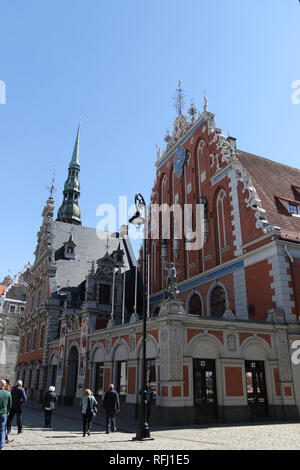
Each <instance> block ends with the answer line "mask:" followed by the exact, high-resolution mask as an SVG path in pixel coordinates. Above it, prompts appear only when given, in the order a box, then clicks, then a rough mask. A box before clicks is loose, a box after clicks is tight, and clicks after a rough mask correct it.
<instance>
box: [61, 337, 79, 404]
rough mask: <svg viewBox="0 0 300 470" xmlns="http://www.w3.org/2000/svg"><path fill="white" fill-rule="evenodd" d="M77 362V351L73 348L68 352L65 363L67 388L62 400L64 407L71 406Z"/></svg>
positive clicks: (74, 389) (75, 382)
mask: <svg viewBox="0 0 300 470" xmlns="http://www.w3.org/2000/svg"><path fill="white" fill-rule="evenodd" d="M78 361H79V354H78V350H77V348H76V347H75V346H73V347H72V348H71V350H70V353H69V357H68V362H67V387H66V395H65V398H64V404H65V405H73V401H74V398H75V395H76V387H77V373H78Z"/></svg>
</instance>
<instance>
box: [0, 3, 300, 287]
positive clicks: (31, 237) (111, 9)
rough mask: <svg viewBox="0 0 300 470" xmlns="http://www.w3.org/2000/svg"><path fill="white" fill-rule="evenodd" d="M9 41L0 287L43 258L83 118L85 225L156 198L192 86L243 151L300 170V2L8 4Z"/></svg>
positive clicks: (5, 33) (2, 21) (2, 53)
mask: <svg viewBox="0 0 300 470" xmlns="http://www.w3.org/2000/svg"><path fill="white" fill-rule="evenodd" d="M0 44H1V50H0V80H1V81H3V82H4V83H5V85H6V104H0V164H1V185H0V197H1V209H2V214H1V215H2V217H1V230H0V246H1V262H0V282H1V280H2V279H3V277H4V275H5V274H7V272H8V271H9V270H10V273H11V275H14V274H16V273H17V272H18V271H20V270H21V269H22V268H23V266H24V265H25V264H26V263H27V262H28V261H30V262H32V261H33V251H34V249H35V246H36V234H37V232H38V230H39V228H40V225H41V222H42V218H41V212H42V208H43V206H44V203H45V201H46V199H47V197H48V194H49V191H48V190H47V187H48V186H50V184H51V178H52V173H53V167H54V165H56V181H55V186H56V188H57V192H56V193H55V203H56V211H57V209H58V207H59V205H60V204H61V200H62V189H63V183H64V181H65V179H66V176H67V167H68V163H69V161H70V159H71V155H72V150H73V145H74V141H75V137H76V130H77V123H78V120H79V117H80V114H82V124H81V136H80V163H81V174H80V182H81V198H80V207H81V211H82V219H83V224H84V225H85V226H90V227H96V225H97V223H98V222H99V217H97V216H96V208H97V206H98V205H99V204H101V203H111V204H114V205H116V206H117V204H118V197H119V195H127V196H128V200H129V202H130V203H131V202H133V200H134V195H135V193H136V192H142V193H143V195H144V197H145V199H146V200H148V199H149V197H150V193H151V189H152V186H153V182H154V176H155V167H154V162H155V160H156V148H155V146H156V144H157V145H159V146H160V147H161V148H164V141H163V138H164V135H165V133H166V129H167V128H169V129H170V130H172V125H173V121H174V119H175V117H176V111H175V109H174V106H173V100H172V98H173V96H174V94H175V90H176V87H177V84H178V81H179V80H182V84H183V88H184V92H185V95H186V104H187V105H189V104H190V100H191V99H192V98H193V99H194V102H195V104H196V106H197V107H199V108H201V109H202V107H203V90H204V89H205V90H206V93H207V96H208V99H209V110H210V111H211V112H213V113H214V114H215V119H216V124H217V126H218V127H220V128H221V129H222V130H223V132H224V134H225V135H227V133H228V132H229V133H230V134H231V135H233V136H235V137H236V138H237V144H238V147H239V148H240V149H243V150H245V151H248V152H252V153H255V154H257V155H261V156H265V157H267V158H270V159H272V160H275V161H279V162H281V163H285V164H288V165H290V166H294V167H298V168H299V151H300V150H299V126H300V104H298V105H296V104H293V102H292V93H293V91H294V90H293V89H292V83H293V82H294V81H296V80H300V61H299V54H300V51H299V44H300V5H299V2H298V0H226V1H225V0H209V1H208V0H186V1H185V2H182V1H178V0H163V1H162V0H151V1H146V0H128V1H126V2H125V1H123V0H115V1H111V2H106V1H103V0H85V1H83V0H81V1H79V0H59V1H58V0H51V2H50V1H46V0H44V1H43V2H41V1H39V0H27V1H26V2H24V1H23V0H15V1H13V2H12V1H11V0H3V1H2V2H1V12H0ZM135 246H136V245H135Z"/></svg>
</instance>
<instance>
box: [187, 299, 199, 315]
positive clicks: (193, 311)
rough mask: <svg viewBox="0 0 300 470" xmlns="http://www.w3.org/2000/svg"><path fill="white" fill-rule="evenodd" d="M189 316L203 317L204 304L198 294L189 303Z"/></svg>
mask: <svg viewBox="0 0 300 470" xmlns="http://www.w3.org/2000/svg"><path fill="white" fill-rule="evenodd" d="M189 314H190V315H202V302H201V299H200V296H199V295H198V294H193V295H192V297H191V298H190V301H189Z"/></svg>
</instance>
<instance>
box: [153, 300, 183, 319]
mask: <svg viewBox="0 0 300 470" xmlns="http://www.w3.org/2000/svg"><path fill="white" fill-rule="evenodd" d="M166 315H185V316H186V315H187V313H186V311H185V309H184V307H183V302H182V301H181V300H177V299H164V300H162V301H161V303H160V310H159V314H158V316H159V317H164V316H166Z"/></svg>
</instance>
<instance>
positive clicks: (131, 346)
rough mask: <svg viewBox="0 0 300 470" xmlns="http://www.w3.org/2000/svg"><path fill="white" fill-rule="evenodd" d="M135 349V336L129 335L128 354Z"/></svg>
mask: <svg viewBox="0 0 300 470" xmlns="http://www.w3.org/2000/svg"><path fill="white" fill-rule="evenodd" d="M135 348H136V336H135V335H131V336H130V337H129V350H130V352H133V351H135Z"/></svg>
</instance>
